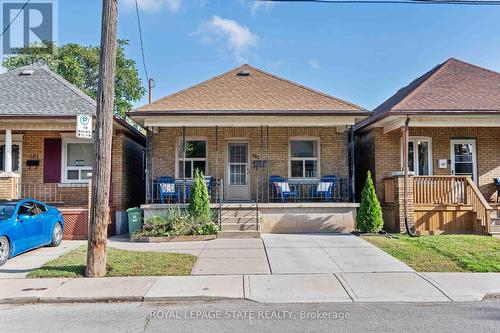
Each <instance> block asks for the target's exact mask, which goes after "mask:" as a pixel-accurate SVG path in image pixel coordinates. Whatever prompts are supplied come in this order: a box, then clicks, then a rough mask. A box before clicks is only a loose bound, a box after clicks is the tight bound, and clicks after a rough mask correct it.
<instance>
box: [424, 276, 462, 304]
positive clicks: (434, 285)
mask: <svg viewBox="0 0 500 333" xmlns="http://www.w3.org/2000/svg"><path fill="white" fill-rule="evenodd" d="M415 274H417V275H418V276H420V277H421V278H422V279H423V280H424V281H427V282H428V283H429V284H430V285H431V286H433V287H434V288H436V289H437V290H439V292H440V293H441V294H443V295H444V296H445V297H446V298H447V299H449V300H450V302H454V300H453V299H451V297H450V296H448V295H447V294H446V293H445V292H444V291H443V290H441V288H439V287H438V284H437V283H435V282H434V281H432V279H431V278H428V277H427V276H425V275H422V274H420V273H419V272H415Z"/></svg>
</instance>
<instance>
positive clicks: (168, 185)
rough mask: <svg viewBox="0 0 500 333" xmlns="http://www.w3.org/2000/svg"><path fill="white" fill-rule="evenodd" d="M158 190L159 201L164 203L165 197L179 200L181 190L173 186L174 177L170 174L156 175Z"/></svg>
mask: <svg viewBox="0 0 500 333" xmlns="http://www.w3.org/2000/svg"><path fill="white" fill-rule="evenodd" d="M158 191H159V192H160V202H161V203H165V199H166V198H172V199H174V200H175V199H177V202H180V200H181V191H180V189H178V188H176V186H175V179H174V178H173V177H170V176H162V177H158Z"/></svg>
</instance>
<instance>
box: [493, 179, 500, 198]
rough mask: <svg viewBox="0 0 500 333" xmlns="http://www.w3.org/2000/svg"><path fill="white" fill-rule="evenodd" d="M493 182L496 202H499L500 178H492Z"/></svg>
mask: <svg viewBox="0 0 500 333" xmlns="http://www.w3.org/2000/svg"><path fill="white" fill-rule="evenodd" d="M493 182H494V183H495V185H496V187H497V202H499V201H500V178H494V179H493Z"/></svg>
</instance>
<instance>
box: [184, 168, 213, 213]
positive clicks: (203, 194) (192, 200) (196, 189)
mask: <svg viewBox="0 0 500 333" xmlns="http://www.w3.org/2000/svg"><path fill="white" fill-rule="evenodd" d="M189 214H190V216H191V218H192V219H193V220H195V221H196V222H209V221H210V218H211V214H210V196H209V195H208V189H207V185H206V183H205V177H204V176H203V173H202V172H201V171H200V170H198V169H196V171H195V176H194V184H193V187H192V188H191V195H190V197H189Z"/></svg>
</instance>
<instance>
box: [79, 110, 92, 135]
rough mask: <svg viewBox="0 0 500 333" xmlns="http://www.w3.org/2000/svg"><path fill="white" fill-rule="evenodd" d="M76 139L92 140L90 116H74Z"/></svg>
mask: <svg viewBox="0 0 500 333" xmlns="http://www.w3.org/2000/svg"><path fill="white" fill-rule="evenodd" d="M76 137H77V138H81V139H92V116H87V115H86V114H79V115H78V116H76Z"/></svg>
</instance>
